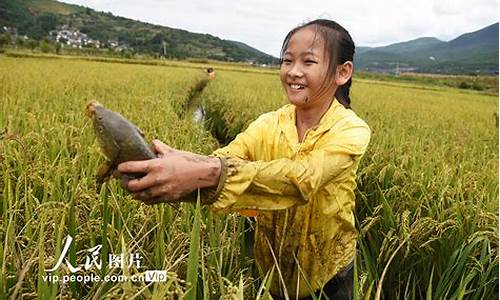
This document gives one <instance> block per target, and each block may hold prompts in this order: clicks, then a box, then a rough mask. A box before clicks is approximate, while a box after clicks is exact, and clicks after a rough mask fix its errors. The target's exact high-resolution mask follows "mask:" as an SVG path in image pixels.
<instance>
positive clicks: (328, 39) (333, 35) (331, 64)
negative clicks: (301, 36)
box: [280, 19, 355, 108]
mask: <svg viewBox="0 0 500 300" xmlns="http://www.w3.org/2000/svg"><path fill="white" fill-rule="evenodd" d="M308 26H314V27H315V28H316V34H318V33H319V35H320V37H321V38H322V39H323V41H324V47H325V51H324V53H325V55H328V58H329V59H328V72H327V75H326V78H325V81H324V82H323V85H322V89H326V88H327V86H328V84H330V82H331V81H332V80H333V78H334V77H335V74H336V70H337V66H339V65H341V64H343V63H345V62H346V61H353V59H354V51H355V50H354V48H355V47H354V42H353V40H352V38H351V35H349V32H348V31H347V30H345V28H344V27H342V26H340V25H339V24H338V23H336V22H334V21H331V20H326V19H317V20H314V21H311V22H308V23H306V24H304V25H300V26H297V27H295V28H294V29H292V30H291V31H290V32H289V33H288V34H287V35H286V37H285V40H284V41H283V45H282V46H281V53H280V64H281V63H283V57H284V56H285V51H286V49H287V48H288V42H289V41H290V38H291V37H292V36H293V34H294V33H296V32H297V31H299V30H301V29H303V28H306V27H308ZM351 83H352V80H351V78H349V80H348V81H347V82H346V83H345V84H343V85H341V86H339V87H338V88H337V90H336V91H335V97H336V98H337V99H338V100H339V102H340V103H341V104H342V105H343V106H344V107H345V108H351V99H350V98H349V90H350V87H351Z"/></svg>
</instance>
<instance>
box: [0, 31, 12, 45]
mask: <svg viewBox="0 0 500 300" xmlns="http://www.w3.org/2000/svg"><path fill="white" fill-rule="evenodd" d="M10 42H11V38H10V35H9V34H7V33H3V34H0V48H3V47H5V46H6V45H8V44H10Z"/></svg>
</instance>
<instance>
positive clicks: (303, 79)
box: [280, 27, 335, 108]
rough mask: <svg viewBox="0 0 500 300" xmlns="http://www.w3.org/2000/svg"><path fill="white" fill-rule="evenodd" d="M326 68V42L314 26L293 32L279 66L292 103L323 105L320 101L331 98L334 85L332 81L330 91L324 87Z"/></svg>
mask: <svg viewBox="0 0 500 300" xmlns="http://www.w3.org/2000/svg"><path fill="white" fill-rule="evenodd" d="M327 71H328V57H327V56H326V55H325V51H324V42H323V40H322V38H321V37H320V36H319V35H318V34H317V31H316V30H315V29H314V27H306V28H303V29H301V30H299V31H297V32H296V33H294V35H293V36H292V37H291V38H290V41H289V43H288V46H287V48H286V51H285V53H284V57H283V63H282V64H281V69H280V79H281V82H282V84H283V87H284V89H285V91H286V93H287V96H288V99H289V100H290V102H291V103H293V104H294V105H296V106H298V107H302V108H311V107H313V106H316V105H320V106H323V105H321V104H323V103H321V102H324V101H321V100H324V99H328V100H331V99H332V98H333V92H334V88H335V86H334V85H332V84H330V85H328V88H327V90H322V88H323V83H324V81H325V78H326V75H327ZM316 102H319V103H316Z"/></svg>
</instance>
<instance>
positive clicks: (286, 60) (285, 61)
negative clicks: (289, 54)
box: [283, 58, 292, 64]
mask: <svg viewBox="0 0 500 300" xmlns="http://www.w3.org/2000/svg"><path fill="white" fill-rule="evenodd" d="M283 62H284V63H287V64H288V63H291V62H292V60H291V59H288V58H285V59H284V60H283Z"/></svg>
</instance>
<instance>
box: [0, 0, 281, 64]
mask: <svg viewBox="0 0 500 300" xmlns="http://www.w3.org/2000/svg"><path fill="white" fill-rule="evenodd" d="M63 25H67V26H68V27H69V28H73V29H75V30H79V31H80V32H82V33H84V34H86V35H87V36H88V37H89V38H92V39H94V40H99V41H100V43H101V45H106V44H107V43H109V41H116V42H118V43H119V44H122V45H124V48H125V49H129V50H130V51H132V52H137V53H148V54H152V55H158V56H159V55H165V56H167V57H170V58H179V59H185V58H200V59H216V60H222V61H240V62H254V63H257V64H277V63H278V61H279V60H278V59H277V58H275V57H273V56H271V55H268V54H265V53H263V52H261V51H259V50H257V49H254V48H252V47H250V46H248V45H245V44H243V43H240V42H234V41H229V40H223V39H220V38H218V37H215V36H212V35H210V34H199V33H192V32H188V31H186V30H181V29H174V28H169V27H165V26H159V25H154V24H149V23H145V22H141V21H136V20H131V19H127V18H123V17H119V16H114V15H113V14H111V13H109V12H98V11H95V10H93V9H90V8H87V7H82V6H78V5H72V4H66V3H61V2H57V1H53V0H15V1H13V0H0V28H3V26H7V27H11V28H16V30H17V34H19V35H27V36H28V37H30V38H33V39H36V40H40V39H42V38H46V37H48V35H49V32H50V31H51V30H55V29H58V28H60V27H61V26H63Z"/></svg>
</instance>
